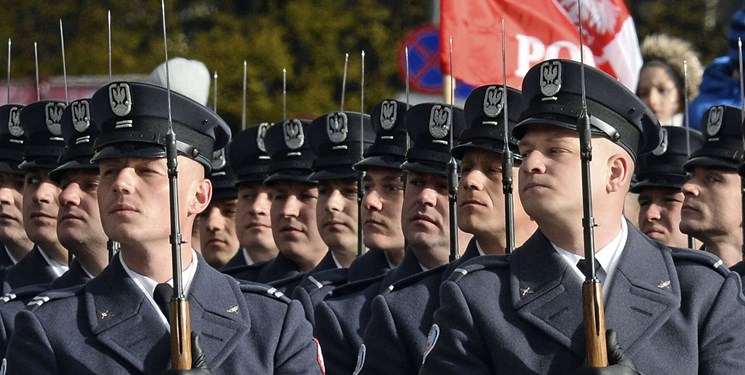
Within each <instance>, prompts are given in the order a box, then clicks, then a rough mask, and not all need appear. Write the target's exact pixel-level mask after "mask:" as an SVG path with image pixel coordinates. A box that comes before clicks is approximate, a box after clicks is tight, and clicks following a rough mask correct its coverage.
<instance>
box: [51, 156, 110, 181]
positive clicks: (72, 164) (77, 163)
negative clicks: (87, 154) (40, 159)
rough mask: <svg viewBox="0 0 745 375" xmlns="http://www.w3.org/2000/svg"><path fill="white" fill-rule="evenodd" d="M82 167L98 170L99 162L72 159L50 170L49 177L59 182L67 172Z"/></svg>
mask: <svg viewBox="0 0 745 375" xmlns="http://www.w3.org/2000/svg"><path fill="white" fill-rule="evenodd" d="M80 169H93V170H98V164H91V163H90V162H89V161H87V160H70V161H68V162H67V163H65V164H62V165H60V166H59V167H57V168H55V169H53V170H52V171H51V172H49V179H50V180H52V181H54V182H59V181H60V180H61V179H62V175H63V174H64V173H65V172H67V171H71V170H80Z"/></svg>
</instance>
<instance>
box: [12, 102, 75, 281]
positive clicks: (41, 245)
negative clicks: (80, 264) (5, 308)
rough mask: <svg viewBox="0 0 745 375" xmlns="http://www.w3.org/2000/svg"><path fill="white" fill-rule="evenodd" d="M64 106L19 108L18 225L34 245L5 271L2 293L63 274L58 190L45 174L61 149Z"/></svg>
mask: <svg viewBox="0 0 745 375" xmlns="http://www.w3.org/2000/svg"><path fill="white" fill-rule="evenodd" d="M65 107H66V105H65V103H64V102H59V101H52V100H42V101H39V102H35V103H32V104H29V105H27V106H25V107H23V109H22V110H21V114H20V121H21V127H22V128H23V134H24V136H25V137H26V148H25V151H24V161H23V162H22V163H21V164H20V166H19V167H20V168H21V169H22V170H23V171H24V173H25V174H24V178H25V182H24V186H23V225H24V227H25V228H26V234H27V235H28V237H29V239H31V241H33V242H34V243H35V244H36V247H35V248H34V250H32V251H31V252H30V253H28V254H27V255H26V256H24V257H23V259H22V260H21V261H19V262H18V263H17V264H16V265H15V266H13V267H11V268H8V269H7V270H6V271H5V276H4V278H3V293H7V292H9V291H11V290H13V289H16V288H20V287H22V286H26V285H34V284H49V283H51V282H52V281H54V279H56V278H57V277H59V276H60V275H62V274H63V273H65V272H66V271H67V270H68V265H67V262H68V259H67V257H68V254H67V249H65V248H64V247H63V246H62V244H60V242H59V240H58V238H57V212H58V211H59V202H58V200H57V197H58V195H59V193H60V188H59V187H58V186H57V184H56V183H54V181H51V180H49V177H48V176H47V174H48V173H49V172H50V171H51V170H52V169H54V168H57V166H58V163H57V159H58V158H59V156H60V154H61V153H62V149H63V148H64V147H65V141H64V139H63V138H62V131H61V125H60V121H61V119H62V112H63V111H64V109H65Z"/></svg>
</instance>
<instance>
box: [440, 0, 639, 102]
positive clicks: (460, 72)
mask: <svg viewBox="0 0 745 375" xmlns="http://www.w3.org/2000/svg"><path fill="white" fill-rule="evenodd" d="M581 1H582V27H583V32H584V39H583V42H584V45H585V56H584V58H585V63H587V64H588V65H593V66H597V67H598V68H600V69H602V70H603V71H605V72H606V73H608V74H610V75H612V76H614V77H616V78H617V79H619V81H621V83H623V84H624V85H626V87H628V88H629V89H631V90H636V82H637V79H638V76H639V69H640V68H641V64H642V58H641V53H640V51H639V42H638V39H637V36H636V29H635V27H634V22H633V20H632V19H631V16H630V15H629V12H628V9H627V8H626V5H625V4H624V2H623V0H581ZM440 4H441V5H440V65H441V67H442V71H443V72H445V74H449V73H450V53H449V48H450V46H449V39H450V38H451V37H452V39H453V56H452V59H453V71H454V73H455V74H454V75H455V77H456V78H457V79H459V80H462V81H464V82H466V83H468V84H471V85H476V86H480V85H485V84H490V83H501V82H502V81H503V79H502V31H501V28H502V26H501V23H502V18H504V23H505V34H506V35H505V49H506V65H507V84H508V85H510V86H513V87H517V88H519V87H520V86H521V85H522V79H523V77H524V76H525V73H527V71H528V70H529V69H530V67H532V66H533V65H535V64H537V63H539V62H541V61H543V60H546V59H551V58H566V59H573V60H577V61H579V60H580V53H579V31H578V28H577V24H578V23H577V22H578V20H577V18H578V17H577V14H578V12H577V1H576V0H468V1H462V0H441V3H440Z"/></svg>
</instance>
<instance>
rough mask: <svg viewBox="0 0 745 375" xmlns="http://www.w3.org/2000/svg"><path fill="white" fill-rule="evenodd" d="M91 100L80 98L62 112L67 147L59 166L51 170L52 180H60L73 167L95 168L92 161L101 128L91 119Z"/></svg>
mask: <svg viewBox="0 0 745 375" xmlns="http://www.w3.org/2000/svg"><path fill="white" fill-rule="evenodd" d="M90 108H91V107H90V100H88V99H80V100H75V101H73V102H71V103H70V105H68V106H67V108H65V111H64V112H62V138H64V140H65V149H64V150H63V151H62V155H60V158H59V164H60V165H59V167H57V168H55V169H54V170H52V171H51V172H49V178H50V179H51V180H52V181H56V182H59V181H60V179H61V178H62V175H63V173H64V172H65V171H68V170H73V169H95V170H98V164H94V163H91V158H92V157H93V154H94V151H93V143H94V142H95V141H96V138H97V137H98V135H99V134H101V129H99V128H98V126H96V124H95V123H94V122H93V121H92V119H91V111H90Z"/></svg>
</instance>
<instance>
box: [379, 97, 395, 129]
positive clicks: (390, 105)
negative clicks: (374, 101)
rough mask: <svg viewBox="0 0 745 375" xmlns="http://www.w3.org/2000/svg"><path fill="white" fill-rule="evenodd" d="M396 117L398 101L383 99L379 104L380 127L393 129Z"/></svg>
mask: <svg viewBox="0 0 745 375" xmlns="http://www.w3.org/2000/svg"><path fill="white" fill-rule="evenodd" d="M396 117H398V102H396V101H395V100H384V101H383V102H382V103H381V104H380V127H382V128H383V129H384V130H391V129H393V125H396Z"/></svg>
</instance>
